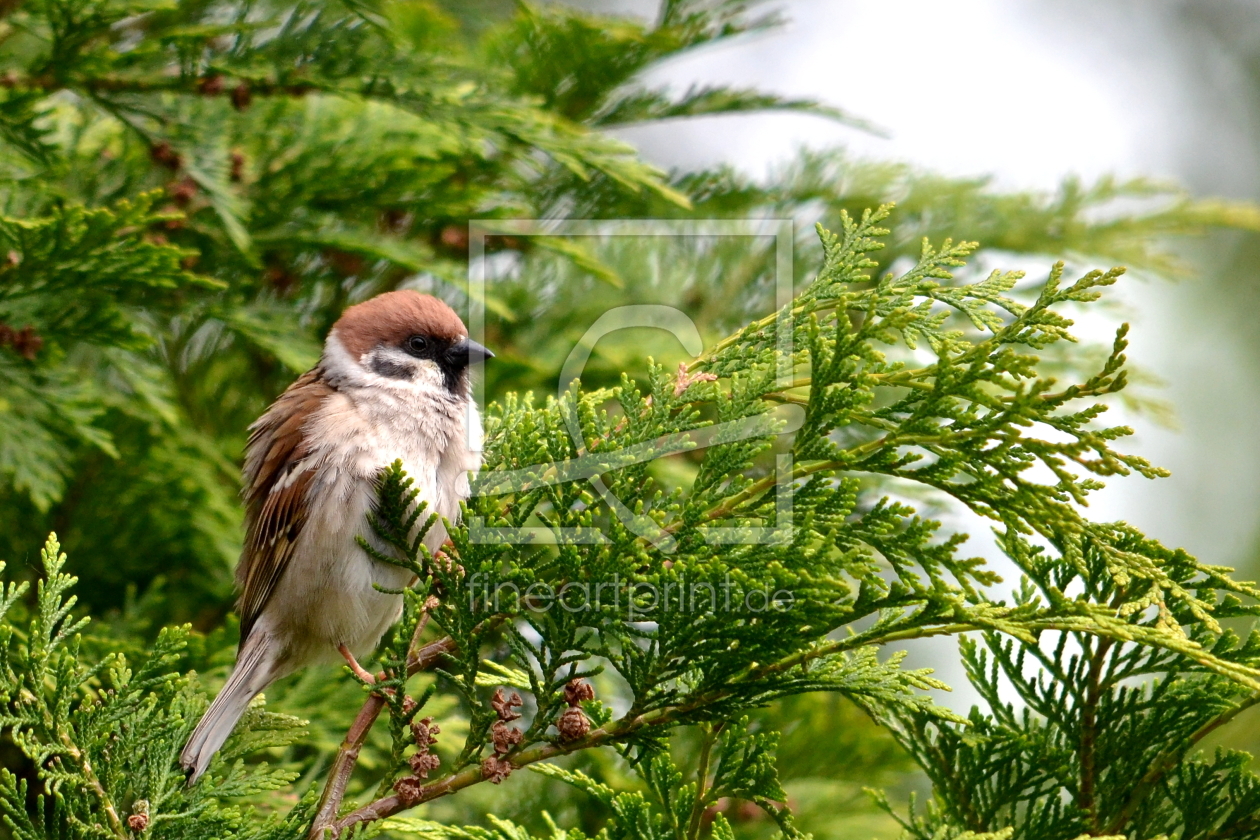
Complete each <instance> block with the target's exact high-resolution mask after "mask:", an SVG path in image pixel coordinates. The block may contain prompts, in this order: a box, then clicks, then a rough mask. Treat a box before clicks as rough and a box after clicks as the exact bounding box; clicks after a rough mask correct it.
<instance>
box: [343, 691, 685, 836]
mask: <svg viewBox="0 0 1260 840" xmlns="http://www.w3.org/2000/svg"><path fill="white" fill-rule="evenodd" d="M690 708H691V706H687V707H685V708H684V707H676V708H673V709H664V710H660V711H657V712H655V713H651V714H648V715H640V716H639V717H637V718H633V719H630V720H627V719H625V718H623V719H621V720H619V721H617V722H615V723H613V724H610V725H609V726H607V727H600V728H599V729H593V730H591V731H590V732H589V733H587V734H586V736H585V737H582V738H579V739H578V740H576V741H571V742H569V743H567V744H560V743H556V744H540V745H538V746H536V747H532V748H530V749H528V750H522V751H521V752H519V753H517V754H516V755H512V756H509V757H508V758H507V759H506V760H508V761H510V762H511V764H512V767H513V768H514V769H516V768H520V767H525V766H527V765H530V764H535V763H537V762H539V761H544V760H546V759H548V758H555V757H557V756H561V755H568V754H569V753H573V752H577V751H578V750H584V749H588V748H590V747H597V746H600V745H602V744H606V743H609V742H611V741H615V740H618V739H620V738H624V737H625V736H626V735H627V734H629V733H631V732H633V731H635V730H638V729H641V728H642V727H645V726H651V725H658V724H662V723H665V722H668V721H669V720H671V719H672V718H673V717H675V716H677V715H678V714H679V713H681V712H683V711H685V710H686V709H690ZM484 780H485V777H484V776H483V775H482V772H481V765H480V764H473V765H471V766H469V767H465V768H464V769H463V770H460V771H459V772H458V773H453V774H451V775H450V776H447V777H445V778H442V779H438V780H437V781H435V782H433V783H432V784H428V785H425V786H424V787H423V788H421V789H420V794H419V796H418V797H415V798H412V799H409V800H408V801H407V802H406V803H404V802H403V800H402V799H401V798H400V797H399V796H398V795H397V794H391V795H390V796H385V797H382V798H381V799H377V800H376V801H375V802H371V803H369V804H367V805H364V806H363V807H362V808H360V809H358V810H357V811H354V812H352V813H350V814H347V815H346V816H344V817H342V818H341V819H340V820H338V821H337V822H336V823H334V824H333V825H332V826H331V828H332V832H333V833H332V836H333V837H334V838H335V837H340V836H341V832H343V831H345V830H346V829H347V828H350V827H351V826H355V825H359V824H360V823H369V822H374V821H376V820H383V819H385V818H386V817H391V816H393V815H394V814H397V813H398V812H399V811H404V810H406V809H408V808H413V807H415V806H416V805H420V804H423V803H425V802H431V801H433V800H434V799H438V798H440V797H443V796H449V795H450V794H452V793H455V792H457V791H460V790H463V789H464V788H466V787H471V786H472V785H475V784H478V783H479V782H482V781H484Z"/></svg>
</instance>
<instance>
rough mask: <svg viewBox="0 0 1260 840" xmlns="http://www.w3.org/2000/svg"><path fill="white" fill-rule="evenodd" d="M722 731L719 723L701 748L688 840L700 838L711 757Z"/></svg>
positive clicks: (707, 732)
mask: <svg viewBox="0 0 1260 840" xmlns="http://www.w3.org/2000/svg"><path fill="white" fill-rule="evenodd" d="M721 731H722V725H721V724H720V723H719V724H717V725H716V726H714V727H713V730H712V731H706V732H705V733H704V743H703V745H702V746H701V748H700V766H699V767H698V768H697V770H696V801H695V802H694V803H693V804H692V806H691V819H690V820H688V822H687V840H696V838H698V837H699V836H700V821H701V819H702V818H703V817H704V806H705V799H706V797H707V795H708V784H709V757H710V756H711V755H712V753H713V744H714V742H716V741H717V739H718V735H719V733H721Z"/></svg>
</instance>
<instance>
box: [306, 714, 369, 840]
mask: <svg viewBox="0 0 1260 840" xmlns="http://www.w3.org/2000/svg"><path fill="white" fill-rule="evenodd" d="M384 708H385V697H384V696H383V695H381V694H378V693H375V692H373V693H372V694H369V695H368V698H367V700H365V701H364V703H363V708H361V709H359V714H358V715H357V716H356V717H355V719H354V723H352V724H350V729H349V731H347V732H346V737H345V740H343V741H342V742H341V746H340V747H338V748H337V757H336V758H334V759H333V762H332V766H330V767H329V768H328V782H327V784H325V785H324V792H323V793H322V794H321V795H320V797H319V809H318V810H317V811H316V812H315V821H314V822H313V823H311V831H310V838H311V840H319V838H320V837H322V836H323V834H324V830H325V829H327V828H328V826H329V825H330V824H331V823H332V822H333V820H335V819H336V818H337V810H338V809H339V808H340V807H341V801H342V799H343V798H344V797H345V795H346V786H347V785H348V784H349V783H350V776H351V774H353V773H354V765H355V763H356V762H357V761H358V760H359V751H360V750H362V749H363V743H364V742H365V741H366V740H367V736H368V733H369V732H371V731H372V724H374V723H376V718H377V717H378V716H380V713H381V710H382V709H384Z"/></svg>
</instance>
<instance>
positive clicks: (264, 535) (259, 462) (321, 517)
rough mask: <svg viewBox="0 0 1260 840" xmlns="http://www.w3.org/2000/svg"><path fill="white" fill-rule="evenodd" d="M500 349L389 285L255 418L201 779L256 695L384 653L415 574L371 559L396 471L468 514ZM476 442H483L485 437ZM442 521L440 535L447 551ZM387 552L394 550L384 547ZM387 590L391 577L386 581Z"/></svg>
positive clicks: (436, 506)
mask: <svg viewBox="0 0 1260 840" xmlns="http://www.w3.org/2000/svg"><path fill="white" fill-rule="evenodd" d="M493 355H494V354H493V353H491V352H490V351H489V350H487V349H486V348H484V347H482V346H481V345H480V344H478V343H477V342H475V341H472V340H471V339H469V337H468V330H467V329H466V328H465V327H464V324H463V322H462V321H461V320H460V319H459V316H458V315H456V314H455V312H454V311H453V310H452V309H451V308H450V307H449V306H447V305H446V304H445V303H443V302H441V301H439V300H438V299H436V298H434V297H430V296H428V295H422V294H419V293H418V292H412V291H399V292H388V293H386V294H383V295H379V296H378V297H374V298H372V299H371V300H368V301H366V302H364V303H360V304H358V305H357V306H352V307H350V308H349V309H347V310H346V311H345V312H344V313H343V314H342V316H341V318H340V319H339V320H338V321H337V323H336V324H335V325H333V328H332V330H331V331H330V332H329V334H328V339H327V341H326V342H325V344H324V352H323V355H322V356H321V358H320V361H319V364H318V365H316V366H315V368H314V369H313V370H311V371H309V372H307V373H305V374H303V375H302V376H301V377H299V378H298V380H297V381H296V382H294V383H293V384H292V385H290V386H289V388H288V390H286V391H285V392H284V393H283V394H281V395H280V397H279V398H278V399H277V400H276V401H275V403H273V404H272V406H271V407H270V408H269V409H267V411H266V413H265V414H263V416H262V417H260V418H259V419H258V420H257V421H256V422H255V423H254V424H253V425H252V426H250V436H249V443H248V444H247V446H246V449H245V471H244V491H243V492H244V497H245V507H246V515H245V528H246V534H245V549H244V552H243V553H242V555H241V561H240V565H239V566H238V567H237V572H236V579H237V584H238V586H239V588H240V601H239V603H238V610H239V612H240V616H241V643H240V647H239V649H238V650H237V655H236V666H235V667H234V668H233V670H232V675H231V676H230V677H229V678H228V681H227V683H226V684H225V685H224V686H223V689H222V690H221V691H220V692H219V694H218V696H217V697H215V699H214V702H213V703H211V704H210V708H209V709H207V710H206V713H205V715H204V716H203V717H202V719H201V722H200V723H198V724H197V728H196V729H195V730H193V733H192V736H191V737H190V738H189V739H188V744H187V745H186V746H185V747H184V751H183V754H182V755H181V756H180V763H181V764H182V765H183V767H184V769H185V771H186V772H187V773H188V779H189V784H191V783H193V782H195V781H196V780H197V779H198V778H200V776H201V775H202V774H203V773H204V772H205V771H206V767H207V766H208V765H209V764H210V759H211V758H213V756H214V754H215V752H217V751H218V749H219V748H220V747H221V746H223V742H224V741H225V740H227V737H228V735H229V734H231V732H232V728H233V727H234V726H235V725H236V722H237V720H239V719H240V717H241V715H242V714H243V713H244V712H245V709H246V708H247V707H248V706H249V702H250V700H252V699H253V698H254V697H255V696H257V695H258V693H259V692H261V691H262V690H263V689H264V688H266V687H267V686H268V685H270V684H271V683H272V682H274V681H275V680H277V679H279V678H280V677H282V676H285V675H286V674H289V673H292V672H293V671H294V670H296V669H298V668H300V667H302V666H304V665H308V664H311V663H314V662H320V661H327V660H333V661H335V660H336V658H337V657H338V656H341V657H343V658H344V659H345V660H346V661H347V662H348V663H349V664H350V666H351V668H354V669H355V670H356V673H364V672H363V669H362V668H361V667H360V666H359V664H358V661H357V659H356V657H360V656H365V655H367V654H368V653H370V652H371V651H372V650H373V648H375V647H376V644H377V642H378V641H380V638H381V636H382V635H383V634H384V633H385V631H386V630H387V629H388V628H389V627H390V625H391V624H393V623H394V622H395V621H397V620H398V617H399V614H400V612H401V610H402V597H401V596H400V595H396V594H388V593H386V592H382V591H380V589H377V588H376V587H377V586H379V587H380V588H382V589H387V590H394V591H395V592H396V591H397V590H399V589H401V588H403V587H404V586H407V585H408V584H409V583H410V581H411V579H412V575H411V573H410V572H409V571H407V570H406V569H403V568H401V567H398V566H392V565H388V564H386V563H381V562H380V561H378V560H374V559H373V558H371V557H369V556H368V554H367V553H366V552H365V551H363V549H362V548H360V546H359V545H358V544H357V542H356V540H355V538H356V537H357V536H359V535H360V534H362V535H363V536H364V537H367V538H369V539H373V538H374V537H373V535H372V534H369V533H367V528H366V523H367V514H368V511H369V510H370V509H371V507H372V506H373V505H374V503H375V501H376V492H377V479H378V476H379V474H380V472H381V470H382V469H384V468H385V467H387V466H389V465H390V464H392V463H393V462H394V461H395V460H401V461H402V462H403V466H404V468H405V469H406V470H407V474H408V475H409V476H411V477H412V478H413V479H414V480H415V488H417V489H418V490H419V496H418V501H419V502H423V503H425V504H427V510H428V511H429V512H435V513H437V514H439V515H441V516H442V517H444V518H446V519H447V520H450V521H454V520H455V519H456V517H457V516H458V515H459V503H460V502H461V501H463V500H464V499H466V498H468V494H469V472H470V471H473V470H476V469H477V467H478V466H479V465H480V454H479V452H477V451H475V450H474V449H473V448H472V447H471V446H470V444H473V443H474V441H477V440H479V439H480V437H481V421H480V417H479V415H478V413H477V406H476V404H475V403H474V401H473V399H472V391H471V387H470V384H469V376H468V368H469V366H470V365H473V364H476V363H478V362H482V361H484V360H485V359H488V358H491V357H492V356H493ZM474 445H475V444H474ZM445 539H446V532H445V530H444V529H443V528H442V527H441V525H440V523H439V524H437V525H435V526H434V527H433V528H432V529H431V530H430V531H429V532H428V533H427V534H426V535H425V544H426V546H427V547H428V548H429V550H430V551H436V550H437V548H438V547H439V546H441V545H442V543H443V542H444V541H445ZM381 548H382V549H384V548H385V547H384V546H381ZM374 585H375V586H374Z"/></svg>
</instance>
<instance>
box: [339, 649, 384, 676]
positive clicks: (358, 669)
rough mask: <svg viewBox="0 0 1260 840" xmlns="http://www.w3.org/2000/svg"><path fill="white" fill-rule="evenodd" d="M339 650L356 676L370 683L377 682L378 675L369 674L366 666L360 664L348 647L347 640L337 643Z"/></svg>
mask: <svg viewBox="0 0 1260 840" xmlns="http://www.w3.org/2000/svg"><path fill="white" fill-rule="evenodd" d="M337 650H338V651H339V652H340V653H341V655H342V657H343V658H344V659H345V660H346V664H347V665H349V666H350V670H351V671H354V675H355V676H356V677H358V678H359V679H361V680H363V681H364V682H365V683H367V684H368V685H375V684H376V677H374V676H372V675H371V674H369V673H368V672H367V671H366V670H365V669H364V667H363V666H362V665H360V664H359V660H357V659H355V658H354V654H353V653H351V652H350V648H348V647H346V643H345V642H342V643H341V644H339V645H337Z"/></svg>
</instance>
